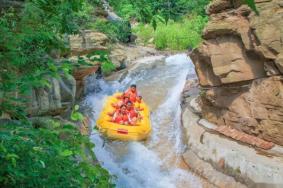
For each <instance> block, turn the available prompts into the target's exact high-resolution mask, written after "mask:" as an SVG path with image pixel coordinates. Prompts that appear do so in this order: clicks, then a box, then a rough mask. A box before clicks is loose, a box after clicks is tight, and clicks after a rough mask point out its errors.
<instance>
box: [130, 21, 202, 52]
mask: <svg viewBox="0 0 283 188" xmlns="http://www.w3.org/2000/svg"><path fill="white" fill-rule="evenodd" d="M206 22H207V17H203V16H189V17H188V18H184V19H183V20H182V21H179V22H174V21H169V22H168V24H167V25H166V24H162V23H158V27H157V29H156V30H155V31H154V29H153V27H152V26H150V25H144V24H140V25H139V26H137V27H136V28H135V29H134V32H135V33H136V34H137V35H138V38H140V40H141V41H142V42H143V43H144V44H147V42H148V41H149V39H151V38H154V44H155V47H156V48H158V49H161V50H162V49H166V48H169V49H172V50H184V49H188V48H195V47H197V46H198V44H199V43H200V42H201V33H202V29H203V27H204V26H205V24H206Z"/></svg>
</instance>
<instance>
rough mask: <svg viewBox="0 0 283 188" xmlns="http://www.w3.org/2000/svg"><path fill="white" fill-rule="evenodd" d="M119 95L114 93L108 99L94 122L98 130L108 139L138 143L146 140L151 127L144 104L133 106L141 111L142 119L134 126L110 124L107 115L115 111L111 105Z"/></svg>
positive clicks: (148, 114) (147, 109)
mask: <svg viewBox="0 0 283 188" xmlns="http://www.w3.org/2000/svg"><path fill="white" fill-rule="evenodd" d="M119 95H121V93H115V94H114V95H113V96H110V97H108V99H107V101H106V103H105V106H104V108H103V110H102V112H101V114H100V117H99V118H98V120H97V121H96V125H97V127H98V130H99V131H100V132H101V133H102V134H104V135H105V136H107V137H108V138H110V139H118V140H123V141H139V140H144V139H146V138H147V137H148V136H149V134H150V132H151V125H150V111H149V108H148V106H147V105H146V104H145V103H144V102H142V103H140V104H139V106H137V104H135V106H136V107H139V108H141V109H143V110H142V111H139V112H140V114H141V116H142V117H143V118H142V120H140V121H138V123H137V124H136V125H133V126H131V125H120V124H116V123H113V122H110V120H111V117H110V116H109V115H108V113H109V112H113V111H114V110H115V109H114V108H113V107H112V105H111V104H113V103H117V102H118V99H117V96H119Z"/></svg>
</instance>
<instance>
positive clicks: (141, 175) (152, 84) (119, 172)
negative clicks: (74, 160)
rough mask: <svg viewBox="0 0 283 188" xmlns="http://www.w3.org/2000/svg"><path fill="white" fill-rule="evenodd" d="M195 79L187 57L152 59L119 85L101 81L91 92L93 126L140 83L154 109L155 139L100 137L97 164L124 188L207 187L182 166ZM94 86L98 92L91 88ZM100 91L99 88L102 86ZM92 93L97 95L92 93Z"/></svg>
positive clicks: (96, 138)
mask: <svg viewBox="0 0 283 188" xmlns="http://www.w3.org/2000/svg"><path fill="white" fill-rule="evenodd" d="M188 74H189V75H191V77H194V76H195V72H194V66H193V64H192V62H191V60H190V59H189V58H188V57H187V56H186V54H178V55H174V56H169V57H167V58H165V57H163V56H153V57H146V58H145V59H144V60H141V61H139V64H137V65H136V66H134V68H132V69H131V70H130V71H129V74H128V75H127V76H126V78H125V79H124V80H123V81H122V82H121V83H119V82H118V81H114V82H106V81H104V80H98V81H96V82H97V83H96V85H97V84H98V85H99V88H101V90H100V91H98V92H90V93H89V95H88V96H87V97H86V100H85V103H86V104H87V105H88V106H90V107H91V108H93V114H92V115H93V118H92V121H93V124H95V120H96V118H97V117H98V116H99V113H100V110H101V109H102V106H103V104H104V102H105V98H106V96H107V95H111V94H113V93H114V92H116V91H122V90H124V89H126V88H127V87H128V86H129V85H130V84H132V83H136V84H137V86H138V90H139V92H140V93H141V94H142V95H143V97H144V100H145V101H146V102H147V103H148V104H149V106H150V108H151V111H152V114H151V122H152V128H153V130H152V134H151V137H150V138H149V139H148V140H147V141H144V142H119V141H105V139H104V138H103V137H101V136H100V135H99V133H97V132H94V133H93V134H92V136H91V140H92V141H93V142H94V143H95V145H96V147H95V153H96V156H97V159H98V160H99V161H100V162H101V163H102V166H104V167H105V168H106V169H108V170H109V171H110V173H111V174H113V175H114V176H115V177H116V179H115V183H116V185H117V187H121V188H144V187H146V188H147V187H148V188H151V187H154V188H171V187H172V188H175V187H193V188H196V187H201V186H202V184H201V180H200V179H199V178H198V177H196V176H194V175H193V174H192V173H190V172H189V170H188V169H184V168H183V167H182V166H181V165H180V153H182V151H183V143H182V138H181V136H182V134H181V123H180V113H181V108H180V97H181V92H182V89H183V87H184V84H185V81H186V77H187V75H188ZM88 86H89V87H94V85H92V84H90V85H88ZM96 87H97V86H96ZM89 91H93V90H92V89H91V88H90V89H89Z"/></svg>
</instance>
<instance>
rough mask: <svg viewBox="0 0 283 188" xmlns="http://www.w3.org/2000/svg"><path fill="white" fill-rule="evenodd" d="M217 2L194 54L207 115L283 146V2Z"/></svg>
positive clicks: (207, 117) (272, 0)
mask: <svg viewBox="0 0 283 188" xmlns="http://www.w3.org/2000/svg"><path fill="white" fill-rule="evenodd" d="M256 5H257V8H258V11H259V15H256V14H255V13H254V12H253V11H251V10H250V8H249V7H248V6H247V5H243V4H241V3H240V1H230V0H215V1H213V2H212V3H211V5H210V6H209V8H208V10H207V12H208V14H209V15H210V20H209V22H208V25H207V27H206V28H205V30H204V32H203V39H204V41H203V43H202V44H201V45H200V47H199V48H198V49H196V50H194V51H193V53H192V55H191V58H192V59H193V62H194V64H195V67H196V72H197V75H198V78H199V82H200V85H201V88H202V91H201V106H202V115H203V117H204V118H205V119H207V120H209V121H210V122H213V123H215V124H217V125H225V126H229V127H233V128H236V129H238V130H240V131H243V132H245V133H248V134H250V135H254V136H258V137H260V138H263V139H265V140H267V141H271V142H274V143H276V144H279V145H283V76H282V74H283V4H282V0H256Z"/></svg>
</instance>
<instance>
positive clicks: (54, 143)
mask: <svg viewBox="0 0 283 188" xmlns="http://www.w3.org/2000/svg"><path fill="white" fill-rule="evenodd" d="M47 125H48V128H45V127H44V126H41V127H37V126H38V125H37V126H36V127H32V126H29V125H22V126H19V125H15V124H6V125H1V128H0V129H1V131H0V187H27V188H28V187H114V186H113V184H112V183H111V178H110V176H109V174H108V172H107V171H106V170H104V169H103V168H101V167H100V165H98V164H95V163H94V161H95V158H94V154H93V153H92V150H91V148H92V147H93V146H94V145H93V144H92V143H90V141H89V139H88V137H86V136H82V135H81V134H80V132H79V131H78V130H77V129H76V128H75V127H74V126H72V125H68V124H60V123H59V122H56V121H53V120H50V121H48V122H47ZM86 150H88V152H90V153H92V154H91V155H86Z"/></svg>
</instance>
